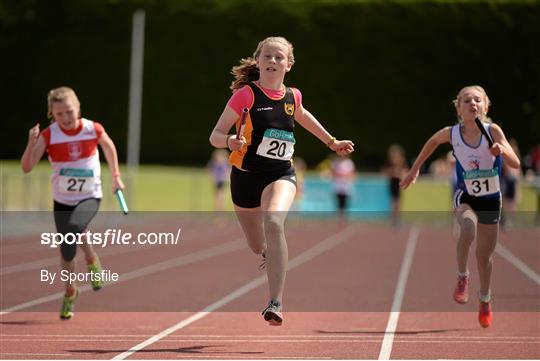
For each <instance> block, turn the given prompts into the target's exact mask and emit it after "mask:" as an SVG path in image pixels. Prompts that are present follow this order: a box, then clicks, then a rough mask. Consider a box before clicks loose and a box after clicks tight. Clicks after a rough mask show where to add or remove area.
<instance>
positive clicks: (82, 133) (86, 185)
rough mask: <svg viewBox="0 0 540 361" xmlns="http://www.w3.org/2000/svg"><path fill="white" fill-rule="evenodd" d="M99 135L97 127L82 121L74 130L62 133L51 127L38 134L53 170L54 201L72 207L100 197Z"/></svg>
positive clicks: (58, 129)
mask: <svg viewBox="0 0 540 361" xmlns="http://www.w3.org/2000/svg"><path fill="white" fill-rule="evenodd" d="M101 134H103V126H102V125H101V124H99V123H97V122H93V121H91V120H88V119H84V118H82V119H81V123H80V125H79V127H78V128H77V129H73V130H64V129H62V128H61V127H60V126H59V125H58V123H52V124H51V125H50V126H49V127H48V128H47V129H45V130H44V131H43V132H42V133H41V135H42V136H43V138H44V139H45V144H46V150H47V153H48V154H49V162H51V165H52V168H53V173H52V176H51V183H52V192H53V198H54V200H55V201H57V202H59V203H63V204H67V205H70V206H74V205H76V204H78V203H79V202H80V201H82V200H84V199H88V198H102V197H103V192H102V190H101V166H100V163H99V151H98V140H99V138H100V137H101Z"/></svg>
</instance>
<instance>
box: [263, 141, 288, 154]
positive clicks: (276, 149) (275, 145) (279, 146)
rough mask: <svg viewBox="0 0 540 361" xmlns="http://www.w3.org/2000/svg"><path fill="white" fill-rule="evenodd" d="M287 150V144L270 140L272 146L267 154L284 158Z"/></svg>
mask: <svg viewBox="0 0 540 361" xmlns="http://www.w3.org/2000/svg"><path fill="white" fill-rule="evenodd" d="M286 150H287V144H285V143H281V142H278V141H277V140H273V141H271V142H270V148H269V149H268V151H267V152H266V154H268V155H271V156H272V157H279V158H283V156H285V151H286Z"/></svg>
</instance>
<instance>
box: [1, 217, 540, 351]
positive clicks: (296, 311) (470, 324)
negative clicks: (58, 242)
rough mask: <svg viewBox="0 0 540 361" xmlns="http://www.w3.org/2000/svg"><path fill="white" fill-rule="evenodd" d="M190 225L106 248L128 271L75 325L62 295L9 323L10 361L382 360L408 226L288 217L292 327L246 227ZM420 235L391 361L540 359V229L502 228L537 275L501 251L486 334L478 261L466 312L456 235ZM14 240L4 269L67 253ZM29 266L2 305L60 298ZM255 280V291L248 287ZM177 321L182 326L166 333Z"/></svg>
mask: <svg viewBox="0 0 540 361" xmlns="http://www.w3.org/2000/svg"><path fill="white" fill-rule="evenodd" d="M183 226H184V227H185V228H186V230H189V228H190V227H196V228H197V232H188V231H186V234H185V239H184V240H183V243H182V244H181V245H180V246H178V247H177V248H172V249H167V248H164V247H161V246H152V247H149V246H144V247H137V248H134V249H131V248H126V250H123V249H122V248H121V247H120V248H118V247H117V248H115V247H112V248H110V249H107V248H105V249H102V250H100V251H101V253H100V254H102V261H103V263H104V264H106V265H110V267H111V269H115V270H116V271H117V272H119V273H120V274H123V275H128V276H126V279H125V280H124V281H123V282H119V283H118V284H109V285H107V286H106V287H105V288H104V289H103V290H101V291H100V292H91V291H87V292H84V293H83V294H82V295H81V297H80V299H79V300H78V301H77V305H76V315H75V317H74V319H73V320H70V321H67V322H61V321H60V320H58V313H57V311H58V309H59V302H60V301H59V299H56V300H52V301H50V302H44V303H42V304H40V305H35V306H32V307H28V308H24V309H21V310H19V311H16V312H11V313H8V314H4V315H2V316H0V328H1V331H0V340H1V346H2V347H1V349H2V351H1V352H0V358H1V359H112V358H127V359H283V358H285V359H336V358H339V359H377V358H378V357H379V356H380V354H381V348H382V345H383V340H384V339H385V337H386V336H388V334H389V329H388V327H387V325H388V320H389V311H390V309H391V307H392V302H393V300H394V299H395V292H396V286H397V284H398V280H399V278H400V272H402V267H401V266H402V261H403V259H404V255H405V253H406V248H407V247H406V245H407V240H408V239H409V237H410V234H411V228H410V227H406V226H404V227H402V228H400V229H392V228H389V227H387V226H386V225H385V224H383V223H355V222H352V223H351V224H350V225H349V227H350V233H348V232H349V231H347V232H344V228H343V227H341V226H339V225H338V224H336V223H335V222H332V221H323V220H301V221H298V220H293V222H289V224H288V229H287V236H288V243H289V259H290V261H291V262H290V268H291V269H290V270H289V272H288V275H287V283H286V290H285V298H284V305H285V323H284V325H283V326H282V327H269V326H268V325H267V324H266V322H264V320H263V319H262V316H261V315H260V310H261V309H262V308H263V307H264V305H265V303H266V301H267V300H266V297H267V296H266V295H267V286H266V281H265V273H264V272H261V271H259V270H258V269H257V266H258V264H259V261H260V257H257V256H256V255H253V254H252V253H251V252H250V251H249V249H248V248H247V245H246V244H245V241H244V240H243V237H242V233H241V231H240V229H239V227H238V225H237V224H236V223H234V222H230V223H227V222H226V223H225V224H221V226H220V228H219V229H217V227H213V226H212V227H201V225H200V223H199V222H198V221H195V222H193V223H192V224H191V223H187V222H186V223H184V224H183ZM418 227H419V234H418V239H417V242H416V247H415V248H414V252H412V255H411V257H412V258H411V265H410V270H409V272H408V274H407V275H406V278H407V279H406V283H405V286H404V289H403V294H402V297H403V299H402V302H401V305H400V310H399V311H400V315H399V320H398V322H397V324H396V328H395V330H394V332H393V333H392V338H391V340H392V342H391V349H390V353H389V358H393V359H408V358H415V359H465V358H466V359H470V358H475V359H500V358H505V359H516V358H517V359H539V358H540V351H539V350H540V326H539V325H540V316H539V312H538V310H539V309H540V305H539V302H540V301H539V300H540V292H539V289H540V287H539V286H538V284H537V283H536V282H535V281H534V279H531V275H533V277H534V275H535V274H539V273H540V265H539V262H538V257H537V254H538V252H537V253H536V255H535V253H534V252H536V251H537V250H538V245H539V242H538V237H537V236H538V232H537V230H534V229H526V230H511V231H508V232H505V233H501V245H502V246H504V247H505V249H506V250H507V251H508V252H511V254H512V255H513V257H515V258H516V259H518V260H519V262H521V263H522V264H524V265H526V268H527V269H529V274H528V275H527V274H525V273H524V272H523V269H524V268H523V265H521V266H517V265H518V264H519V262H518V263H516V262H515V259H513V260H510V259H511V257H510V258H508V257H503V255H501V254H496V255H495V267H494V282H493V295H494V312H495V314H494V316H495V318H494V323H493V326H492V327H490V328H488V329H482V328H480V327H479V325H478V323H477V320H476V317H477V315H476V310H477V306H478V305H477V301H476V299H475V297H474V295H475V292H476V291H477V289H478V281H477V277H476V275H475V268H476V265H475V262H474V255H473V256H472V257H471V259H470V263H469V267H470V269H471V274H472V277H471V300H470V301H469V303H468V304H466V305H457V304H454V303H453V301H452V299H451V292H452V289H453V287H454V282H455V256H454V246H455V243H454V241H453V240H452V238H451V235H450V234H451V232H450V231H449V230H447V229H443V228H441V227H435V228H430V227H426V226H425V225H419V226H418ZM169 228H171V229H174V226H170V227H169ZM135 229H137V228H135ZM340 232H341V233H340ZM340 234H341V236H339V235H340ZM535 237H536V238H535ZM534 242H536V243H534ZM9 244H10V247H11V248H10V252H11V253H10V259H9V262H6V263H4V262H3V263H2V266H1V267H2V269H9V268H7V267H15V266H17V263H18V262H20V263H19V264H32V262H40V261H43V259H47V258H51V259H54V255H55V252H57V250H52V251H51V250H47V251H42V252H34V253H32V255H31V256H30V255H29V254H27V253H25V252H18V250H17V249H16V247H15V246H14V245H13V241H10V242H9ZM24 244H26V242H25V243H24ZM24 244H23V245H24ZM19 253H20V254H21V255H23V256H21V258H20V259H18V260H17V259H13V260H12V259H11V256H17V254H19ZM45 253H46V255H45V257H44V254H45ZM471 253H472V254H474V252H471ZM32 267H33V266H30V269H19V270H16V271H12V272H9V273H8V274H5V275H1V276H0V280H1V282H2V309H6V308H8V307H12V306H14V305H18V304H21V303H24V302H28V301H31V300H33V299H36V298H39V297H44V296H46V295H50V294H52V293H55V292H61V285H53V286H48V285H44V284H41V283H40V282H39V281H36V280H34V279H33V278H35V277H36V275H35V273H34V272H36V269H35V268H32ZM50 267H51V269H53V268H55V267H56V268H57V267H58V265H56V264H51V266H50ZM531 272H532V273H531ZM402 278H403V276H402ZM250 282H251V285H252V286H250V287H248V288H245V286H246V285H248V284H250ZM253 282H254V283H253ZM239 290H242V291H239ZM60 294H61V293H60ZM231 295H232V296H231ZM223 300H226V301H223ZM209 305H215V306H214V307H213V308H211V309H212V312H209V313H201V311H203V310H204V308H205V307H208V306H209ZM36 311H40V312H36ZM196 315H200V316H198V317H194V316H196ZM185 320H191V321H189V322H183V321H185ZM182 322H183V323H182ZM178 324H181V327H176V328H172V329H171V332H169V333H167V332H165V333H164V331H165V330H167V329H169V328H171V327H173V326H175V325H178ZM157 335H161V336H160V337H156V336H157ZM148 340H151V342H149V341H148ZM137 345H142V347H140V348H137V347H135V346H137ZM121 355H123V356H121Z"/></svg>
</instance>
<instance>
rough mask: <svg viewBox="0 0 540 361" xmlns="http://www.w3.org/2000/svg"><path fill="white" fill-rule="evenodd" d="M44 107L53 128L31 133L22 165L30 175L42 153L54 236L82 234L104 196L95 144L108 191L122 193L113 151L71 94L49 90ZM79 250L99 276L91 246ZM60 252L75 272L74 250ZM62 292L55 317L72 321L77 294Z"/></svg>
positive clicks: (64, 247) (73, 289)
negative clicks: (48, 169) (108, 174)
mask: <svg viewBox="0 0 540 361" xmlns="http://www.w3.org/2000/svg"><path fill="white" fill-rule="evenodd" d="M47 102H48V117H49V118H50V119H52V123H51V125H50V126H49V127H48V128H47V129H45V130H44V131H43V132H41V134H40V130H39V124H36V125H35V126H34V127H32V128H31V129H30V131H29V134H28V144H27V146H26V149H25V151H24V154H23V156H22V159H21V166H22V169H23V171H24V172H25V173H28V172H30V171H31V170H32V169H33V168H34V166H35V165H36V164H37V163H38V162H39V160H40V159H41V157H42V156H43V154H44V153H45V151H47V153H48V158H49V161H50V163H51V165H52V168H53V173H52V177H51V182H52V188H53V191H52V193H53V200H54V220H55V224H56V229H57V232H58V233H62V234H67V233H73V234H78V233H83V232H84V231H85V230H86V228H87V226H88V224H89V223H90V221H91V220H92V219H93V218H94V216H95V215H96V213H97V211H98V208H99V203H100V200H101V198H102V197H103V192H102V190H101V167H100V162H99V151H98V147H97V145H98V144H99V145H100V146H101V148H102V149H103V153H104V154H105V159H106V160H107V164H108V165H109V169H110V171H111V173H112V175H113V184H112V190H113V192H115V191H116V190H117V189H124V183H123V182H122V179H121V178H120V171H119V167H118V156H117V153H116V148H115V146H114V143H113V141H112V140H111V138H109V136H108V135H107V132H105V129H103V126H102V125H101V124H99V123H97V122H94V121H91V120H88V119H85V118H82V117H81V114H80V103H79V99H78V98H77V95H76V94H75V92H74V91H73V89H71V88H68V87H60V88H56V89H52V90H51V91H50V92H49V94H48V97H47ZM81 248H82V249H83V251H84V253H85V257H86V261H87V265H88V270H89V272H91V273H100V272H101V271H102V269H101V265H100V262H99V258H98V256H97V254H96V253H95V251H94V249H93V247H92V245H91V244H86V243H85V244H83V245H81ZM60 251H61V265H62V270H67V271H68V272H74V270H75V261H74V258H75V254H76V251H77V245H76V244H66V243H62V244H61V245H60ZM95 278H96V280H94V277H92V279H93V280H92V287H93V289H94V290H99V289H100V288H101V287H102V286H103V282H102V281H101V280H100V279H99V280H97V277H95ZM65 289H66V294H65V296H64V301H63V304H62V309H61V311H60V318H62V319H69V318H71V317H72V316H73V305H74V301H75V299H76V298H77V295H78V291H77V286H76V284H74V283H69V282H66V285H65Z"/></svg>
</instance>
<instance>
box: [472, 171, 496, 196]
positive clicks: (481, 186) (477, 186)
mask: <svg viewBox="0 0 540 361" xmlns="http://www.w3.org/2000/svg"><path fill="white" fill-rule="evenodd" d="M464 180H465V187H467V193H469V194H470V195H472V196H476V197H480V196H486V195H489V194H493V193H497V192H499V191H500V190H501V188H500V183H499V174H498V170H497V169H488V170H473V171H467V172H465V174H464Z"/></svg>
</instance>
